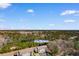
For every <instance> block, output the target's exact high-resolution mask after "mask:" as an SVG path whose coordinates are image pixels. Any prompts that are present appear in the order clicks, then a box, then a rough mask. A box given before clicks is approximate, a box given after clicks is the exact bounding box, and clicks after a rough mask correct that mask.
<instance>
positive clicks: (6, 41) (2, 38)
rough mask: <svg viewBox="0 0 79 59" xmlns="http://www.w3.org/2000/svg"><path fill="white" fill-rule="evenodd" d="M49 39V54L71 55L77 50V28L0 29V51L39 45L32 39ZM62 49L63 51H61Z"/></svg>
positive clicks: (78, 32)
mask: <svg viewBox="0 0 79 59" xmlns="http://www.w3.org/2000/svg"><path fill="white" fill-rule="evenodd" d="M39 39H41V40H49V42H48V43H41V45H47V47H48V49H49V50H50V51H51V52H50V51H49V53H50V54H51V55H71V54H72V51H73V52H77V51H78V50H79V31H78V30H23V31H22V30H3V31H0V53H5V52H10V51H14V50H19V49H23V48H28V47H34V46H39V45H40V43H35V42H33V41H34V40H39ZM63 51H64V52H63Z"/></svg>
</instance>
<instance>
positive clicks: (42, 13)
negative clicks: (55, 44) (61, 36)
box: [0, 3, 79, 30]
mask: <svg viewBox="0 0 79 59" xmlns="http://www.w3.org/2000/svg"><path fill="white" fill-rule="evenodd" d="M78 5H79V4H78V3H77V4H76V3H71V4H70V3H63V4H62V3H37V4H36V3H12V4H11V3H0V29H3V30H5V29H52V30H55V29H56V30H58V29H64V30H66V29H72V30H73V29H74V30H78V29H79V6H78Z"/></svg>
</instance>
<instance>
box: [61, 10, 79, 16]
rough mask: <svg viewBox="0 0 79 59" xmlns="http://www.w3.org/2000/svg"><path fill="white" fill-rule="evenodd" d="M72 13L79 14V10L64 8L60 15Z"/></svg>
mask: <svg viewBox="0 0 79 59" xmlns="http://www.w3.org/2000/svg"><path fill="white" fill-rule="evenodd" d="M72 14H79V11H78V10H65V11H64V12H62V13H61V14H60V15H61V16H64V15H72Z"/></svg>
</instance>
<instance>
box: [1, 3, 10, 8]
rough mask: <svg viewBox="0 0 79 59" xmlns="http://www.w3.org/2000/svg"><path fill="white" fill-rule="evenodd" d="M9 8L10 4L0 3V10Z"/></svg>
mask: <svg viewBox="0 0 79 59" xmlns="http://www.w3.org/2000/svg"><path fill="white" fill-rule="evenodd" d="M9 6H11V4H10V3H0V8H3V9H5V8H8V7H9Z"/></svg>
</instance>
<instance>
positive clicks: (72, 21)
mask: <svg viewBox="0 0 79 59" xmlns="http://www.w3.org/2000/svg"><path fill="white" fill-rule="evenodd" d="M64 22H65V23H74V22H76V20H72V19H71V20H64Z"/></svg>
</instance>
